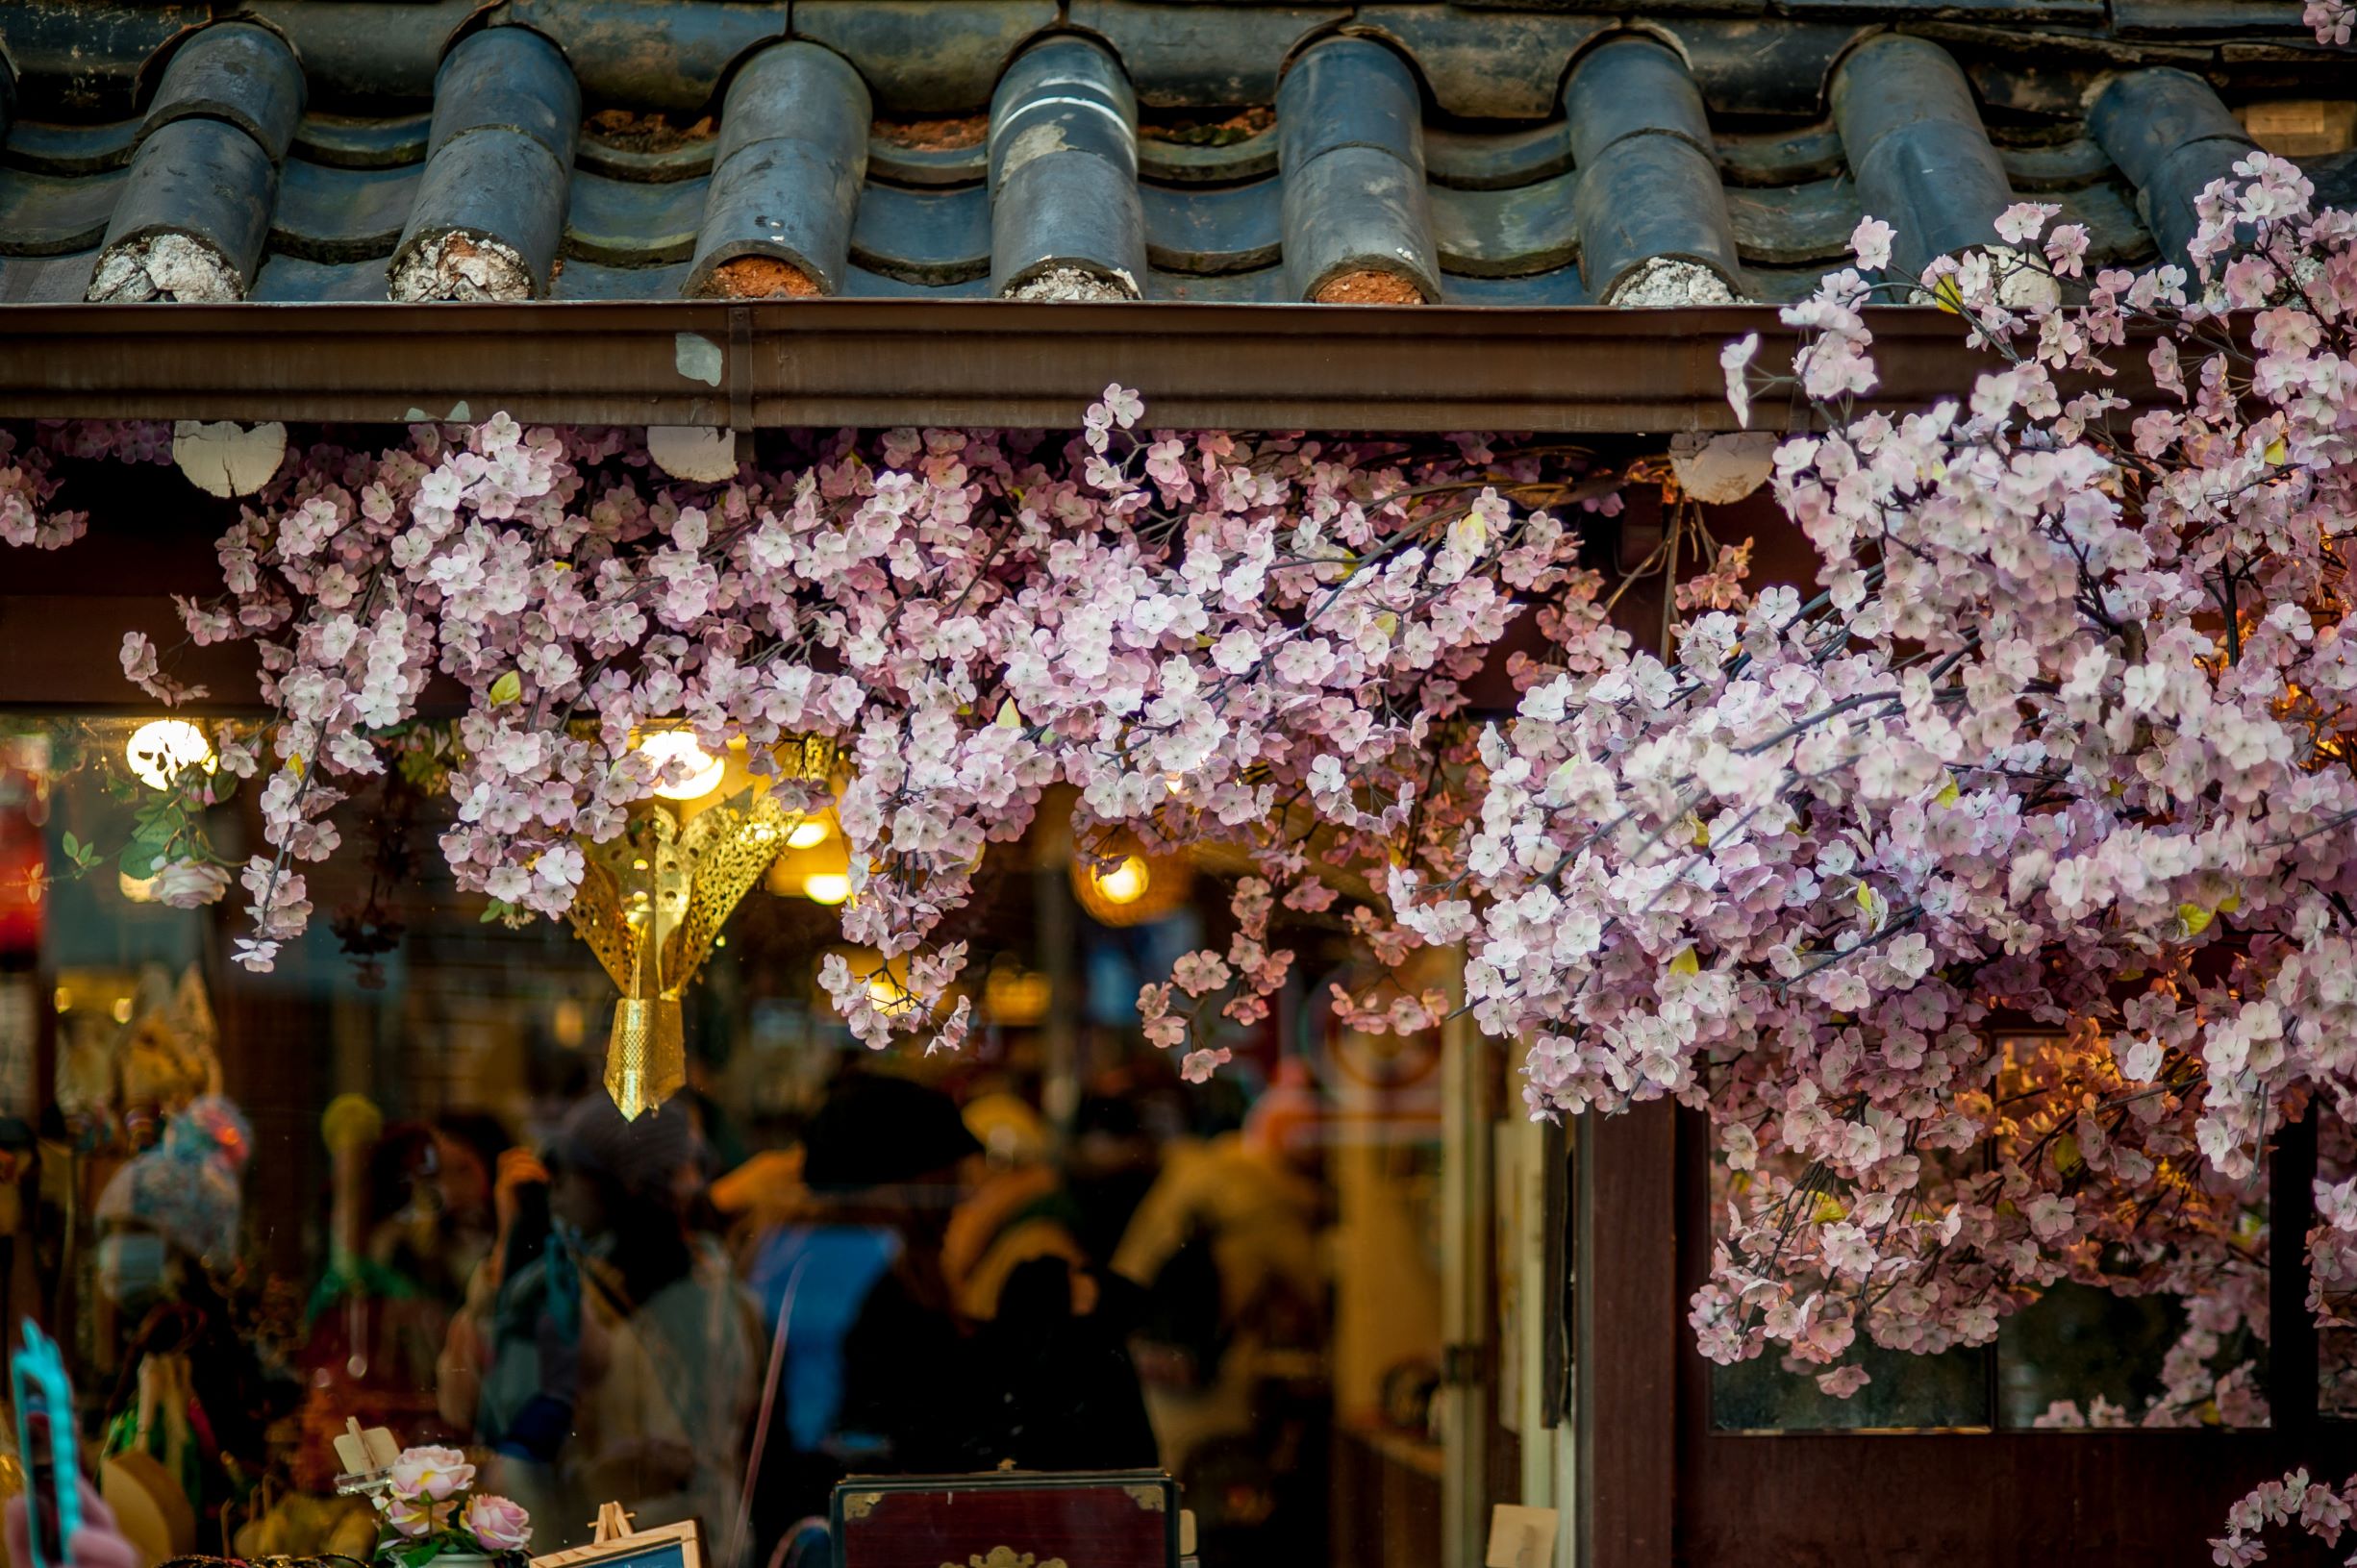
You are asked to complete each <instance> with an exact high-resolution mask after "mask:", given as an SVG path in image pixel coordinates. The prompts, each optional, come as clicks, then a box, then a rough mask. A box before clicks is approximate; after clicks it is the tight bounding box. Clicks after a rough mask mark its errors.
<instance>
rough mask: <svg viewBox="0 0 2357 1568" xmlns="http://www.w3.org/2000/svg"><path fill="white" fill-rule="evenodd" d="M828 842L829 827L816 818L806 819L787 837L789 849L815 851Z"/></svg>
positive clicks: (795, 825)
mask: <svg viewBox="0 0 2357 1568" xmlns="http://www.w3.org/2000/svg"><path fill="white" fill-rule="evenodd" d="M826 841H827V825H826V824H825V823H823V822H821V821H819V820H818V819H817V818H816V817H805V818H803V819H802V820H801V821H799V822H797V823H795V824H794V826H793V832H791V833H790V834H787V835H786V847H787V848H788V849H815V848H817V847H818V846H819V845H820V844H823V843H825V842H826Z"/></svg>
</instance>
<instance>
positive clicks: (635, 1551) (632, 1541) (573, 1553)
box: [531, 1503, 704, 1568]
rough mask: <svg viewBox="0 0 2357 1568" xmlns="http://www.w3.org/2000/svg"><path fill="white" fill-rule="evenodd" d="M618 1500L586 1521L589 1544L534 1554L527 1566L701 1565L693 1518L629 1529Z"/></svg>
mask: <svg viewBox="0 0 2357 1568" xmlns="http://www.w3.org/2000/svg"><path fill="white" fill-rule="evenodd" d="M633 1523H634V1521H633V1518H632V1515H631V1514H630V1513H629V1511H628V1510H626V1509H625V1508H624V1507H623V1506H621V1505H620V1504H619V1503H606V1504H601V1505H599V1506H598V1509H597V1517H596V1518H595V1519H593V1520H591V1521H590V1522H589V1545H588V1546H577V1547H574V1548H573V1549H572V1550H570V1551H568V1552H555V1553H551V1554H549V1555H548V1556H539V1557H534V1558H533V1559H532V1565H531V1568H597V1565H598V1564H600V1563H604V1562H613V1563H616V1564H629V1565H631V1568H704V1538H703V1535H702V1534H701V1532H700V1531H697V1529H696V1526H695V1521H694V1520H692V1519H690V1520H687V1521H685V1522H683V1523H681V1524H676V1525H657V1526H656V1527H655V1528H654V1529H652V1530H636V1529H633V1528H632V1526H633Z"/></svg>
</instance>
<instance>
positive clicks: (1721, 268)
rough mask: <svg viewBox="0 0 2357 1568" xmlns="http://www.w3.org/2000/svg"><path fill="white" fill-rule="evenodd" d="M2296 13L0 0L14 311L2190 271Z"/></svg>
mask: <svg viewBox="0 0 2357 1568" xmlns="http://www.w3.org/2000/svg"><path fill="white" fill-rule="evenodd" d="M227 5H228V0H224V9H226V8H227ZM1796 10H1798V11H1805V12H1809V13H1810V14H1811V15H1814V16H1817V17H1819V18H1823V19H1818V20H1799V19H1794V18H1793V12H1795V11H1796ZM2295 11H2296V8H2295V7H2294V6H2285V5H2276V6H2275V7H2274V8H2273V9H2272V10H2269V8H2268V7H2267V6H2264V5H2263V6H2259V7H2255V8H2254V7H2251V6H2239V7H2236V8H2234V9H2232V10H2231V11H2228V10H2225V9H2221V7H2220V6H2219V5H2218V4H2214V3H2212V0H2135V3H2134V4H2129V3H2128V0H2113V4H2112V7H2111V10H2110V12H2108V17H2109V20H2108V21H2107V20H2106V19H2105V13H2100V12H2099V11H2098V8H2097V7H2096V6H2095V5H2094V0H2068V3H2066V4H2063V5H2061V6H2060V7H2059V8H2058V7H2055V6H2048V5H2046V4H2044V0H2040V3H2039V4H2037V5H2035V6H2030V7H2028V8H2027V9H2026V10H2025V9H2024V0H1937V3H1936V5H1933V6H1931V7H1930V8H1929V9H1925V10H1909V9H1908V8H1906V7H1905V6H1904V5H1893V4H1890V3H1887V0H1875V3H1870V4H1869V3H1868V0H1859V3H1857V4H1854V5H1853V4H1849V3H1848V0H1776V4H1775V5H1774V6H1772V7H1768V6H1764V5H1763V4H1760V3H1754V0H1727V3H1725V4H1718V3H1715V0H1682V3H1681V4H1679V5H1678V7H1677V9H1676V10H1675V11H1667V10H1663V9H1660V8H1648V9H1647V10H1646V12H1645V14H1644V18H1643V22H1642V28H1643V33H1642V35H1635V34H1628V33H1626V31H1625V30H1626V28H1627V25H1628V24H1627V23H1625V22H1624V21H1622V20H1620V19H1617V17H1616V14H1615V12H1614V10H1613V8H1612V7H1611V6H1609V5H1607V4H1604V3H1602V0H1595V3H1592V4H1591V3H1586V0H1548V3H1547V4H1544V5H1538V6H1532V7H1525V8H1520V9H1498V8H1495V7H1491V6H1476V5H1471V4H1454V3H1450V0H1388V3H1383V4H1369V5H1358V6H1351V5H1341V4H1331V5H1321V4H1310V3H1302V0H1295V3H1271V4H1255V5H1247V6H1238V5H1233V4H1221V3H1216V0H1065V3H1064V4H1062V5H1059V4H1057V3H1055V0H927V3H922V4H916V3H909V0H798V3H796V4H794V5H792V6H790V7H789V6H787V5H785V4H783V3H782V0H725V3H724V0H662V3H661V4H657V3H656V0H495V3H493V4H492V5H490V6H489V8H488V9H483V10H480V11H478V10H477V9H476V6H475V3H474V0H404V3H400V4H394V3H390V0H243V3H242V4H241V5H240V7H239V11H238V17H237V18H234V19H224V20H222V21H220V22H217V23H213V24H212V25H206V23H207V22H208V17H207V15H206V14H205V13H204V12H203V11H202V10H201V9H199V8H193V7H186V6H179V7H175V6H170V5H163V6H153V7H150V6H141V7H139V8H136V11H135V10H134V8H126V7H107V8H69V7H66V6H64V5H63V0H0V39H4V40H5V41H6V43H7V44H8V53H9V56H10V57H11V58H13V60H14V61H15V62H16V63H17V64H18V66H19V67H21V68H22V69H23V70H24V72H25V78H24V80H22V81H17V80H15V79H13V77H11V76H9V75H8V74H7V73H6V71H5V70H4V69H0V128H4V129H5V132H6V137H5V140H4V141H0V300H15V301H22V300H29V299H49V298H59V297H66V298H71V297H75V296H76V295H78V294H80V293H81V292H83V291H84V290H86V289H94V290H95V291H96V292H97V293H99V294H100V295H102V296H104V297H109V298H135V297H163V298H171V297H202V298H234V297H238V296H239V295H243V296H244V297H248V298H252V299H256V300H265V301H267V300H313V299H346V300H348V299H382V298H385V297H387V295H388V292H389V288H390V289H393V290H394V291H396V292H398V293H399V294H400V295H401V296H402V297H434V298H443V297H448V298H466V297H483V296H490V297H542V298H553V299H627V298H649V299H660V298H677V297H680V296H682V295H683V294H690V293H713V292H717V293H728V294H737V295H741V294H747V293H755V294H758V293H767V292H788V293H791V292H801V291H810V292H837V293H844V294H851V295H859V296H869V297H892V296H903V295H906V296H914V297H922V298H962V297H983V296H987V295H989V294H990V293H992V292H994V291H1002V290H1006V289H1010V288H1013V289H1016V290H1018V291H1020V290H1022V289H1024V288H1026V287H1028V286H1032V285H1033V284H1035V283H1038V282H1039V281H1040V280H1041V279H1042V278H1048V279H1049V281H1048V282H1047V283H1045V284H1043V285H1041V287H1042V288H1043V289H1044V291H1046V292H1047V293H1049V294H1050V295H1053V296H1056V297H1085V296H1088V295H1090V294H1091V293H1092V292H1098V293H1101V292H1106V291H1111V292H1115V293H1123V294H1126V293H1130V292H1140V293H1142V295H1143V296H1144V297H1145V298H1147V299H1158V300H1186V301H1196V302H1215V303H1249V302H1255V301H1273V300H1298V299H1302V298H1305V297H1317V296H1319V295H1320V294H1321V293H1325V292H1327V287H1328V285H1330V284H1333V283H1334V282H1335V281H1336V280H1338V279H1344V280H1348V286H1347V287H1343V288H1341V289H1339V290H1337V291H1335V292H1334V294H1333V295H1332V297H1336V298H1340V299H1346V300H1359V301H1365V300H1378V301H1382V300H1403V301H1404V300H1407V299H1426V300H1447V301H1455V302H1462V303H1480V304H1523V305H1564V304H1573V303H1589V302H1592V301H1593V300H1594V299H1596V298H1597V297H1598V296H1599V295H1602V296H1604V297H1608V298H1616V299H1621V300H1626V299H1630V298H1642V299H1644V300H1647V301H1661V300H1679V299H1684V300H1691V299H1695V298H1699V297H1701V296H1700V295H1699V294H1697V293H1696V292H1695V286H1696V285H1697V283H1698V281H1701V280H1708V281H1710V283H1711V284H1712V286H1723V287H1724V288H1726V289H1728V290H1731V291H1733V292H1735V293H1738V294H1740V295H1743V296H1744V297H1750V298H1758V299H1770V300H1774V299H1788V298H1792V297H1794V296H1796V295H1797V294H1798V293H1801V292H1805V290H1806V288H1807V287H1808V286H1809V285H1810V284H1811V283H1812V282H1813V281H1814V279H1815V278H1816V276H1817V275H1818V272H1820V271H1822V270H1823V269H1824V268H1825V267H1826V266H1828V265H1831V264H1835V263H1838V262H1839V261H1841V260H1842V259H1843V257H1844V256H1845V254H1846V250H1847V245H1848V238H1849V234H1850V231H1851V229H1852V228H1853V227H1854V226H1855V224H1856V222H1857V219H1858V216H1859V214H1860V212H1861V211H1872V212H1875V213H1876V214H1877V215H1879V216H1883V217H1885V218H1887V219H1888V220H1890V221H1891V222H1893V225H1894V226H1895V227H1896V228H1897V229H1898V231H1899V235H1900V245H1901V249H1902V252H1904V253H1906V255H1905V256H1904V261H1903V264H1919V263H1920V261H1922V260H1923V259H1926V258H1928V256H1930V255H1931V254H1934V253H1936V252H1939V251H1943V250H1946V249H1952V248H1955V247H1958V246H1964V245H1970V244H1984V243H1990V242H1993V239H1994V236H1993V233H1991V232H1990V227H1989V225H1990V219H1991V218H1992V217H1993V214H1994V212H1995V211H1997V210H1998V209H1999V208H2001V206H2002V205H2003V204H2004V203H2005V202H2007V201H2010V200H2011V199H2012V198H2013V196H2014V194H2015V193H2016V192H2019V193H2022V194H2025V195H2027V194H2035V195H2037V196H2039V197H2040V198H2041V199H2045V200H2051V201H2057V202H2059V203H2061V204H2062V205H2063V208H2064V212H2065V216H2066V218H2068V219H2069V220H2072V221H2080V222H2084V223H2086V224H2087V225H2088V227H2089V231H2090V235H2091V240H2092V244H2091V256H2092V257H2093V258H2094V259H2095V260H2097V261H2136V260H2140V259H2142V258H2144V257H2148V256H2151V255H2153V254H2155V253H2156V248H2157V251H2158V253H2159V254H2163V255H2168V256H2173V257H2177V258H2179V259H2181V258H2182V252H2183V244H2184V239H2185V237H2186V236H2188V235H2189V234H2190V233H2191V229H2192V209H2191V202H2192V198H2193V196H2194V194H2195V193H2197V192H2198V190H2199V189H2200V187H2201V186H2202V185H2203V184H2205V183H2206V182H2207V181H2208V180H2210V179H2212V178H2215V177H2216V176H2217V175H2219V173H2222V172H2224V170H2225V169H2226V168H2227V167H2228V166H2230V165H2231V163H2232V162H2233V161H2234V160H2235V159H2236V158H2239V157H2241V156H2243V154H2244V152H2246V151H2247V149H2248V148H2249V146H2250V145H2251V144H2252V143H2251V138H2250V137H2249V135H2248V134H2247V133H2246V132H2244V130H2243V128H2242V127H2241V125H2240V124H2239V123H2238V122H2237V121H2236V120H2235V117H2234V114H2233V113H2232V112H2229V111H2228V109H2227V107H2226V104H2227V102H2228V101H2229V98H2221V96H2220V89H2221V88H2223V89H2224V90H2225V91H2226V92H2227V93H2228V95H2229V97H2230V98H2231V101H2233V102H2235V103H2237V104H2240V103H2243V102H2244V101H2246V100H2248V99H2250V98H2251V97H2253V96H2254V95H2255V96H2257V97H2259V98H2261V99H2265V97H2266V96H2267V95H2269V94H2274V95H2284V94H2290V95H2293V96H2298V97H2304V98H2315V97H2319V96H2322V97H2326V98H2331V97H2333V96H2335V95H2336V94H2337V95H2342V96H2345V95H2347V94H2348V93H2349V91H2350V87H2349V84H2348V81H2347V79H2346V78H2345V76H2344V75H2343V76H2335V75H2333V74H2332V73H2331V71H2330V68H2329V66H2328V65H2327V64H2325V63H2324V62H2325V60H2326V57H2324V56H2321V55H2319V53H2318V52H2317V51H2315V50H2314V49H2312V48H2310V47H2309V46H2308V44H2307V43H2306V41H2305V34H2304V32H2303V31H2302V30H2301V29H2300V28H2299V27H2298V25H2297V17H2296V14H2295ZM2253 18H2259V19H2260V20H2261V21H2262V22H2264V26H2261V27H2259V28H2258V29H2257V30H2256V31H2254V25H2255V24H2254V21H2253ZM1893 21H1897V22H1899V23H1901V24H1902V25H1901V27H1900V28H1899V30H1898V31H1896V32H1893V30H1892V29H1891V25H1890V24H1892V23H1893ZM1616 33H1621V34H1622V35H1623V36H1620V37H1614V35H1615V34H1616ZM2238 51H2240V52H2241V53H2240V54H2238ZM298 56H299V58H300V61H301V66H300V68H297V66H296V64H295V61H296V58H297V57H298ZM2244 56H2247V57H2249V58H2251V59H2254V60H2259V59H2263V60H2264V62H2263V63H2260V64H2256V65H2251V66H2247V67H2245V66H2241V65H2237V64H2236V63H2234V62H2235V61H2236V60H2238V59H2241V58H2244ZM2172 65H2181V66H2184V67H2186V68H2184V69H2175V68H2166V67H2169V66H2172ZM307 98H308V100H309V103H308V105H307V104H306V99H307ZM2090 102H2092V103H2093V109H2092V111H2083V109H2082V105H2085V104H2089V103H2090ZM1140 103H1143V104H1145V105H1146V106H1148V111H1149V112H1148V113H1147V123H1146V124H1144V125H1142V126H1141V125H1140V124H1139V119H1138V117H1139V114H1140V110H1139V109H1138V108H1137V105H1138V104H1140ZM585 107H586V108H588V109H590V110H594V111H596V113H595V114H593V115H591V116H590V117H589V119H587V120H586V121H585V119H584V109H585ZM986 111H987V112H986ZM879 113H880V114H883V115H886V116H889V118H888V119H884V120H879V119H877V118H876V115H878V114H879ZM12 114H13V115H15V116H17V117H16V118H15V119H14V120H13V122H12V121H11V115H12ZM26 114H30V115H32V116H34V117H32V118H29V119H28V118H24V117H22V116H24V115H26ZM142 137H143V138H144V142H142V139H141V138H142ZM429 151H431V153H432V157H431V158H430V159H429V157H428V153H429ZM1575 155H1576V156H1575ZM2305 162H2306V163H2307V165H2308V166H2309V168H2310V169H2311V171H2312V173H2313V174H2314V176H2315V177H2316V178H2317V179H2318V181H2319V187H2320V189H2322V190H2324V191H2325V192H2326V193H2327V194H2329V193H2331V192H2333V191H2344V195H2343V197H2342V199H2343V200H2344V201H2345V200H2347V199H2350V198H2351V197H2352V196H2357V189H2348V188H2346V187H2357V156H2351V155H2347V154H2326V155H2321V156H2319V157H2313V158H2308V159H2307V160H2305ZM135 165H136V166H135ZM2156 236H2157V247H2156ZM102 238H103V239H104V240H105V242H106V247H107V254H106V256H104V257H101V256H99V255H98V254H97V253H96V251H95V250H94V249H93V247H95V246H97V245H98V244H99V243H100V241H101V239H102ZM1910 247H1912V249H1910ZM691 262H692V264H690V263H691ZM389 263H390V264H389ZM1664 268H1669V269H1671V270H1672V271H1673V272H1674V271H1675V269H1677V268H1684V269H1686V270H1685V271H1684V272H1683V273H1679V274H1677V277H1676V278H1675V279H1673V280H1671V281H1673V282H1676V284H1677V286H1676V287H1674V288H1673V287H1669V286H1667V285H1666V284H1665V282H1664V279H1665V276H1666V275H1665V273H1664V270H1663V269H1664ZM1050 274H1052V275H1053V276H1052V278H1051V277H1049V275H1050ZM394 277H397V278H399V279H400V280H401V281H400V282H399V283H398V284H394V283H392V282H391V279H392V278H394ZM1124 279H1126V282H1123V281H1122V280H1124ZM1616 290H1618V292H1617V293H1616ZM1035 291H1037V290H1035Z"/></svg>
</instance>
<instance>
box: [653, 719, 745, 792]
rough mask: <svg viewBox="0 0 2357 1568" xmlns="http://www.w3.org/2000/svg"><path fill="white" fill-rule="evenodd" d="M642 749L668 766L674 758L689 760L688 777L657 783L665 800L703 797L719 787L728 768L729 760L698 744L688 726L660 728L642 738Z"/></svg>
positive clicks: (682, 760)
mask: <svg viewBox="0 0 2357 1568" xmlns="http://www.w3.org/2000/svg"><path fill="white" fill-rule="evenodd" d="M639 750H640V751H642V752H644V753H646V755H647V756H649V757H651V758H653V759H655V760H656V762H658V763H660V764H662V765H663V766H664V768H666V769H667V768H668V767H669V766H670V764H672V763H673V762H680V763H684V764H686V766H687V770H688V776H687V777H686V778H684V779H682V780H681V781H680V782H679V783H677V784H657V785H656V786H655V793H656V794H658V795H661V796H662V797H663V798H664V800H701V799H702V798H703V797H704V796H706V795H709V794H711V793H712V792H713V791H714V790H715V789H717V788H719V787H720V780H721V777H722V776H723V775H724V774H726V773H727V772H728V762H727V760H726V759H722V758H718V757H715V756H713V754H712V753H710V752H708V751H706V750H705V749H704V748H703V747H701V746H699V745H697V744H696V741H695V736H694V734H692V733H690V732H689V731H686V730H657V731H655V732H654V733H652V734H647V735H643V736H641V737H640V738H639Z"/></svg>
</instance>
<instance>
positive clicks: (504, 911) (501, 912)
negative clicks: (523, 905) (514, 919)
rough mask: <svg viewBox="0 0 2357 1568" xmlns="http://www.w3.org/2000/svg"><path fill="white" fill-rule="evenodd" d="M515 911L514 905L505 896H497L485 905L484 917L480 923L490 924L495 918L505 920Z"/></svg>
mask: <svg viewBox="0 0 2357 1568" xmlns="http://www.w3.org/2000/svg"><path fill="white" fill-rule="evenodd" d="M514 912H515V907H514V905H512V904H510V903H509V902H508V901H507V900H506V899H504V898H495V899H493V900H491V901H490V902H489V904H487V905H485V906H484V907H483V919H482V920H481V921H480V922H479V924H482V925H486V926H488V925H489V924H490V923H491V922H492V921H494V920H505V919H506V918H507V917H508V916H510V915H512V914H514Z"/></svg>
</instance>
